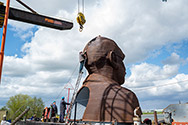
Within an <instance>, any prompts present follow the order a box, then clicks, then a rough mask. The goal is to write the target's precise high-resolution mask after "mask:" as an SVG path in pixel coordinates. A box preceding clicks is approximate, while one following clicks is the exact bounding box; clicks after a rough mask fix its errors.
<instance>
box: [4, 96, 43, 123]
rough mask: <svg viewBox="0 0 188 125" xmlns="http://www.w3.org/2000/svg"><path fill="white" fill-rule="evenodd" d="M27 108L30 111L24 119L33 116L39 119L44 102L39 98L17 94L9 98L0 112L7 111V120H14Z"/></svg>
mask: <svg viewBox="0 0 188 125" xmlns="http://www.w3.org/2000/svg"><path fill="white" fill-rule="evenodd" d="M27 107H30V110H29V112H28V113H27V114H25V116H24V117H25V118H30V117H32V116H33V115H34V114H35V115H36V117H39V118H40V117H41V116H42V112H43V109H44V102H43V101H42V99H41V98H37V97H31V96H29V95H24V94H18V95H15V96H12V97H10V98H9V100H8V102H7V103H6V106H4V107H2V108H1V109H0V110H7V111H8V114H7V118H8V119H11V120H14V119H15V118H16V117H17V116H18V115H19V114H20V113H21V112H23V111H24V110H25V109H26V108H27Z"/></svg>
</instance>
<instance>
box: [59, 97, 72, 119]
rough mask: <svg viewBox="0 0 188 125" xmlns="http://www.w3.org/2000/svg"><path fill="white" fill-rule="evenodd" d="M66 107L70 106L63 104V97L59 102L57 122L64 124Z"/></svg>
mask: <svg viewBox="0 0 188 125" xmlns="http://www.w3.org/2000/svg"><path fill="white" fill-rule="evenodd" d="M66 105H70V103H67V102H65V97H62V99H61V102H60V120H59V122H64V117H65V110H66Z"/></svg>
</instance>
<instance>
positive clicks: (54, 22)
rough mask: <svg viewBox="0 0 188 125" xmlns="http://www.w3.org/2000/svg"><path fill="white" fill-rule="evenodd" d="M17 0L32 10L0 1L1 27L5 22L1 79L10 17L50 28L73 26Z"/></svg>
mask: <svg viewBox="0 0 188 125" xmlns="http://www.w3.org/2000/svg"><path fill="white" fill-rule="evenodd" d="M16 1H17V2H19V3H20V4H22V5H23V6H24V7H26V8H27V9H29V10H30V11H31V12H27V11H23V10H19V9H16V8H12V7H9V4H10V0H7V3H6V6H4V4H3V3H2V2H0V27H3V24H4V28H3V36H2V42H1V51H0V81H1V74H2V67H3V58H4V48H5V39H6V31H7V24H8V19H12V20H17V21H21V22H26V23H30V24H35V25H39V26H44V27H48V28H53V29H57V30H70V29H72V27H73V23H72V22H69V21H65V20H61V19H57V18H53V17H48V16H45V15H41V14H38V13H37V12H35V11H34V10H33V9H31V8H30V7H28V6H27V5H26V4H25V3H23V2H22V1H21V0H16Z"/></svg>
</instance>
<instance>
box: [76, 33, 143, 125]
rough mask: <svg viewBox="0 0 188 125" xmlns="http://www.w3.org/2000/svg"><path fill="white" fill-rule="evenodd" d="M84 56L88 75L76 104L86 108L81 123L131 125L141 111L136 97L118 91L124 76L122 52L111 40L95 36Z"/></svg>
mask: <svg viewBox="0 0 188 125" xmlns="http://www.w3.org/2000/svg"><path fill="white" fill-rule="evenodd" d="M83 52H85V56H86V58H87V60H86V63H85V67H86V69H87V70H88V73H89V75H88V76H87V78H86V79H85V81H84V83H83V85H82V88H81V89H80V90H79V92H78V95H77V101H78V102H79V100H80V103H81V105H85V110H84V111H83V113H82V114H83V115H82V118H81V119H82V121H94V122H113V121H117V122H118V123H122V124H124V123H133V117H136V116H137V117H140V116H141V109H140V108H139V102H138V99H137V97H136V95H135V94H134V93H133V92H132V91H131V90H129V89H126V88H124V87H121V85H122V84H123V83H124V77H125V74H126V69H125V66H124V63H123V59H124V57H125V55H124V54H123V52H122V51H121V49H120V48H119V47H118V46H117V44H116V43H115V42H114V41H113V40H111V39H108V38H104V37H101V36H98V37H96V38H94V39H92V40H91V41H90V42H89V43H88V44H87V45H86V47H85V48H84V50H83ZM83 96H84V98H83ZM84 100H87V101H85V103H84ZM136 108H137V109H138V110H137V111H136V113H134V112H135V109H136ZM135 114H136V116H135Z"/></svg>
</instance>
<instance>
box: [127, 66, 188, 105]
mask: <svg viewBox="0 0 188 125" xmlns="http://www.w3.org/2000/svg"><path fill="white" fill-rule="evenodd" d="M187 82H188V75H186V74H178V66H177V65H164V66H163V67H159V66H156V65H152V64H147V63H141V64H139V65H133V66H132V67H131V75H130V76H129V77H128V78H127V79H126V81H125V84H124V85H123V86H125V87H127V88H129V89H131V90H133V91H134V92H135V93H136V94H137V96H138V97H139V99H140V103H141V105H143V107H144V108H146V107H147V104H145V103H146V102H151V103H150V104H154V103H153V102H155V101H157V100H160V102H165V103H166V101H167V100H168V104H171V103H175V102H176V103H177V102H178V101H179V100H183V101H186V100H185V99H186V94H185V93H187V91H188V85H187ZM182 93H184V94H182ZM151 100H152V101H151ZM153 106H154V107H153V108H155V106H156V108H162V107H163V106H164V104H163V103H160V104H157V105H156V104H154V105H153ZM166 106H167V105H166ZM149 107H151V106H149ZM163 108H164V107H163Z"/></svg>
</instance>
